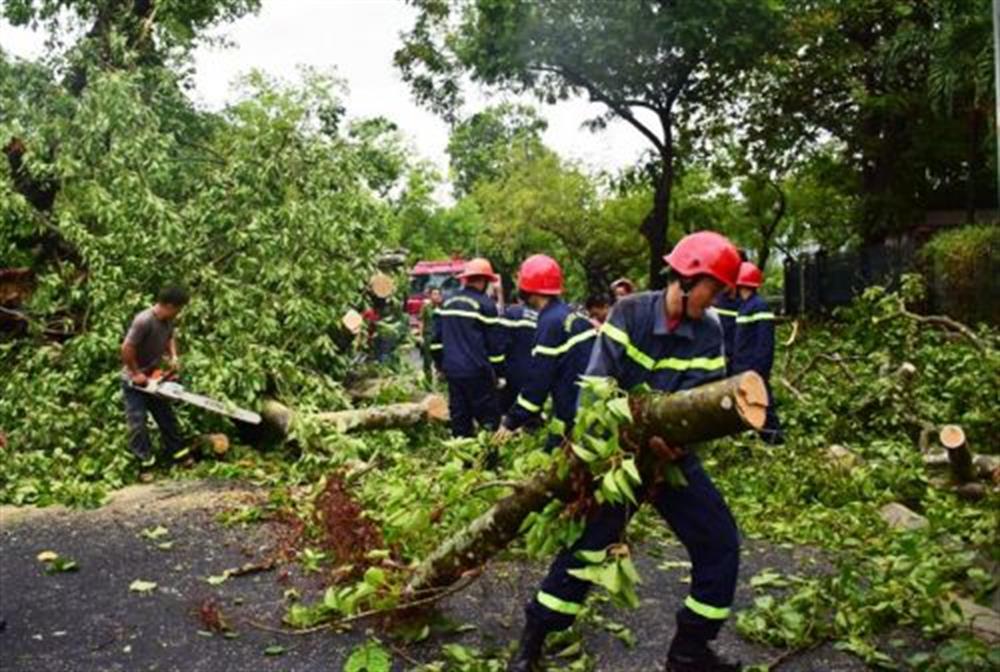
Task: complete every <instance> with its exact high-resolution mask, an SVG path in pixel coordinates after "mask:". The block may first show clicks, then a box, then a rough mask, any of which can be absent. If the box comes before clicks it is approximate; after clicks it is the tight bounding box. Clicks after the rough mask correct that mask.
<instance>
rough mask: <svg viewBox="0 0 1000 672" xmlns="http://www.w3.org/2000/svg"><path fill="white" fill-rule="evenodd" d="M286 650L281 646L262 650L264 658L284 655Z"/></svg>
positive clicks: (276, 645)
mask: <svg viewBox="0 0 1000 672" xmlns="http://www.w3.org/2000/svg"><path fill="white" fill-rule="evenodd" d="M286 650H287V649H285V647H283V646H282V645H281V644H272V645H271V646H269V647H267V648H266V649H264V655H265V656H280V655H282V654H284V653H285V651H286Z"/></svg>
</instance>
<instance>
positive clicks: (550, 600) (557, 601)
mask: <svg viewBox="0 0 1000 672" xmlns="http://www.w3.org/2000/svg"><path fill="white" fill-rule="evenodd" d="M535 599H536V600H537V601H538V604H540V605H542V606H543V607H545V608H546V609H550V610H552V611H555V612H557V613H560V614H566V615H567V616H576V615H577V614H579V613H580V612H581V611H583V605H582V604H577V603H576V602H567V601H566V600H563V599H561V598H558V597H556V596H555V595H550V594H549V593H546V592H545V591H542V590H540V591H538V594H537V595H535Z"/></svg>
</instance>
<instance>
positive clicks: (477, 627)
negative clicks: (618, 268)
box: [0, 481, 868, 672]
mask: <svg viewBox="0 0 1000 672" xmlns="http://www.w3.org/2000/svg"><path fill="white" fill-rule="evenodd" d="M257 496H259V493H255V492H254V491H253V490H252V489H251V488H249V487H241V486H239V485H238V484H233V483H214V482H204V481H202V482H198V481H191V482H173V483H165V484H154V485H149V486H133V487H131V488H126V489H125V490H124V491H121V492H120V493H119V494H118V495H117V496H116V497H115V498H114V499H113V501H112V502H111V503H110V504H109V505H107V506H105V507H103V508H101V509H98V510H95V511H67V510H64V509H59V508H53V509H44V510H33V509H12V508H2V509H0V615H2V616H3V617H4V618H5V619H6V621H7V627H6V630H5V631H3V632H2V633H0V669H2V670H4V672H7V671H11V672H13V671H15V670H18V671H19V670H24V671H25V672H27V671H31V672H90V671H93V672H98V671H100V672H112V671H122V672H125V671H129V672H131V671H137V670H157V671H162V672H172V671H175V670H176V671H181V670H184V671H191V672H238V671H241V670H260V671H263V672H268V671H272V670H273V671H283V672H285V671H302V672H305V671H313V670H316V671H320V670H323V671H335V672H339V671H340V670H341V669H342V668H343V665H344V662H345V661H346V659H347V658H348V656H349V655H350V652H351V651H352V650H353V649H354V647H355V646H357V645H358V644H359V643H361V642H364V641H365V640H366V639H367V637H368V634H367V633H366V632H365V626H359V627H357V628H355V629H353V630H351V631H348V632H343V633H337V634H333V633H330V632H324V633H319V634H314V635H309V636H296V635H288V634H279V633H274V632H269V631H266V630H263V629H260V627H259V625H260V624H263V625H265V626H270V627H275V628H277V627H279V626H280V619H281V616H282V615H283V613H284V609H285V591H286V590H289V589H291V588H295V589H297V590H299V592H301V593H302V594H303V595H304V596H306V597H308V596H311V595H316V594H318V592H319V591H321V590H322V586H321V585H320V584H319V582H318V580H317V578H316V575H304V574H302V572H301V571H300V570H299V569H298V568H297V567H296V568H292V569H291V571H285V570H283V569H281V568H279V569H276V570H271V571H264V572H259V573H255V574H251V575H247V576H240V577H234V578H230V579H228V580H226V581H225V582H223V583H221V584H219V585H210V584H209V583H208V582H207V580H206V579H207V578H208V577H210V576H218V575H221V574H222V573H223V572H224V571H225V570H226V569H229V568H235V567H240V566H243V565H245V564H246V563H253V562H257V561H260V560H261V559H262V558H265V557H267V556H268V555H269V552H270V550H271V549H272V548H273V547H274V544H275V539H276V536H277V535H279V534H280V533H281V531H282V530H281V526H280V525H278V524H272V523H262V524H252V525H249V526H246V527H226V526H223V525H221V524H220V523H219V522H218V521H217V514H218V513H219V512H220V511H221V510H223V509H225V508H228V507H233V506H236V505H239V504H240V503H244V502H247V501H250V500H252V499H253V498H254V497H257ZM158 526H159V527H163V528H166V530H167V533H166V534H161V536H159V537H158V538H157V539H155V540H154V539H148V538H146V537H144V536H143V535H142V534H141V533H142V531H143V530H153V529H155V528H156V527H158ZM159 544H168V545H169V548H167V549H162V548H160V547H159V546H158V545H159ZM42 551H54V552H56V553H58V554H60V555H61V556H63V557H65V558H69V559H71V560H73V561H75V562H76V563H77V564H78V567H79V569H78V570H77V571H74V572H68V573H56V574H52V575H48V574H46V573H45V572H44V571H43V570H44V564H43V563H42V562H40V561H39V560H38V559H37V556H38V554H39V553H40V552H42ZM654 556H657V557H654ZM684 559H685V557H684V553H683V549H681V548H680V547H678V546H672V545H668V544H664V543H662V542H656V543H654V544H651V545H650V546H648V547H647V548H646V550H645V551H642V552H640V553H639V554H638V555H637V563H638V567H639V571H640V573H641V574H642V576H643V578H644V584H643V586H642V590H641V596H642V605H641V606H640V608H639V609H637V610H632V611H621V610H617V609H614V608H613V607H611V606H610V605H604V604H602V605H601V606H600V607H599V610H600V612H601V613H602V614H603V615H604V616H605V617H606V618H607V619H610V620H612V621H614V622H617V623H620V624H621V625H624V626H626V627H627V628H629V629H631V631H632V632H633V633H634V634H635V635H636V638H637V644H636V646H635V647H633V648H628V647H626V646H625V645H624V644H623V643H622V642H621V641H620V640H619V639H617V638H616V637H614V636H613V635H612V634H610V633H609V632H608V631H607V629H606V628H604V627H601V626H598V625H587V626H586V628H585V635H584V646H585V649H586V650H587V651H588V652H589V653H590V655H591V656H592V657H593V659H594V661H595V669H597V670H614V671H621V672H633V671H634V672H640V671H641V672H650V671H651V670H657V669H661V666H662V663H663V657H664V654H665V652H666V648H667V645H668V643H669V639H670V636H671V633H672V628H673V612H674V610H675V609H676V608H677V606H678V605H679V604H680V602H681V601H682V600H683V598H684V596H685V595H686V592H687V584H686V583H685V577H686V575H687V569H686V568H684V567H683V566H677V565H678V563H677V562H674V563H670V562H669V561H682V560H684ZM822 567H823V566H822V562H819V561H817V560H816V558H815V554H814V553H811V552H810V551H808V550H804V549H799V550H795V549H788V548H778V547H774V546H769V545H767V544H763V543H759V542H757V543H754V542H750V543H748V544H747V548H746V551H745V553H744V557H743V568H742V572H741V575H742V577H743V579H742V585H741V586H740V590H739V593H738V597H737V607H742V606H745V605H747V604H748V603H749V602H750V601H751V600H752V595H751V592H750V589H749V587H748V585H747V582H748V581H749V579H750V577H752V576H754V575H755V574H756V573H758V572H759V571H761V570H762V569H764V568H773V569H775V570H777V571H779V572H797V573H800V574H802V573H808V572H812V571H822ZM544 569H545V567H544V566H543V565H539V564H535V563H515V562H506V563H495V564H493V565H492V566H491V567H490V568H489V570H488V571H487V572H486V573H485V574H484V575H483V576H482V577H481V578H480V579H479V580H477V581H476V582H475V583H474V584H472V585H471V586H470V587H469V588H467V589H466V590H465V591H463V592H461V593H458V594H456V595H455V596H453V597H451V598H449V600H447V601H446V602H444V603H442V613H443V615H444V616H446V617H448V618H449V619H451V620H452V621H454V622H456V623H459V624H466V625H471V626H474V627H472V628H466V629H464V631H463V632H461V633H460V634H453V635H448V636H442V637H434V636H432V637H431V638H430V639H429V640H427V641H425V642H423V643H421V644H419V645H413V646H410V647H408V648H406V647H404V646H403V645H396V648H397V655H396V656H395V660H394V668H393V669H396V670H404V669H410V668H412V667H414V661H428V660H433V659H435V658H437V659H440V655H439V651H440V646H441V645H442V644H444V643H447V642H461V643H463V644H465V645H468V646H476V647H479V648H481V649H483V650H503V649H505V647H509V646H510V645H511V642H512V641H513V640H515V639H516V638H517V636H518V633H519V629H520V627H521V624H522V623H523V616H522V613H521V608H522V605H523V603H524V601H525V600H526V599H527V598H528V596H530V595H531V594H532V593H533V591H534V590H535V588H536V585H537V581H538V580H539V578H540V577H541V575H542V574H543V572H544ZM137 579H138V580H142V581H147V582H155V583H156V584H157V585H156V588H155V589H154V590H153V591H152V592H150V593H149V594H140V593H137V592H134V591H131V590H130V585H131V584H132V583H133V581H135V580H137ZM206 600H211V601H213V602H214V603H215V604H216V605H218V606H219V607H220V608H221V610H222V613H223V615H224V617H225V618H226V620H227V621H228V623H229V624H230V626H231V627H232V628H233V630H234V633H235V636H233V637H232V638H225V637H222V636H220V635H211V636H209V635H207V634H206V633H205V632H204V631H203V629H204V625H203V623H202V621H201V620H200V618H199V616H198V612H199V607H200V606H201V605H203V604H204V603H205V602H206ZM251 621H253V622H255V623H257V624H258V625H257V626H255V625H251V624H250V622H251ZM272 646H281V647H283V649H282V651H281V652H280V653H275V652H274V651H272V655H268V654H267V653H266V650H267V649H268V648H269V647H272ZM718 648H719V649H720V650H721V651H722V652H724V653H726V654H728V655H730V656H733V657H738V658H740V659H742V660H743V662H744V664H749V663H758V664H759V663H764V662H767V661H770V660H773V659H775V658H776V657H777V656H778V655H779V654H780V653H781V652H780V651H775V650H770V649H767V648H764V647H760V646H757V645H754V644H751V643H748V642H745V641H743V640H742V639H740V638H739V637H738V636H737V635H736V634H735V633H734V632H733V630H732V629H731V628H729V627H727V628H726V629H725V630H724V631H723V634H722V636H721V637H720V640H719V642H718ZM780 669H781V670H786V671H788V672H796V671H803V672H804V671H813V670H816V671H819V670H823V671H826V672H848V671H854V670H865V669H868V668H867V667H866V666H865V665H864V664H863V663H861V662H860V661H859V660H857V659H855V658H853V657H851V656H849V655H847V654H845V653H842V652H839V651H837V650H835V649H833V648H832V646H824V647H821V648H818V649H816V650H813V651H810V652H808V653H806V654H803V655H800V656H797V657H792V658H791V659H789V660H787V661H786V662H785V663H783V664H782V665H781V668H780Z"/></svg>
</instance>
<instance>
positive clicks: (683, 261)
mask: <svg viewBox="0 0 1000 672" xmlns="http://www.w3.org/2000/svg"><path fill="white" fill-rule="evenodd" d="M663 261H665V262H667V264H668V265H669V266H670V268H672V269H673V270H674V271H675V272H677V273H679V274H680V275H683V276H687V277H691V276H695V275H710V276H712V277H713V278H715V279H716V280H718V281H719V282H722V283H724V284H725V285H727V286H729V287H732V286H734V285H735V284H736V278H737V276H738V275H739V270H740V263H741V262H740V253H739V250H737V249H736V246H735V245H733V244H732V243H731V242H729V239H728V238H726V237H725V236H723V235H720V234H718V233H715V232H714V231H698V232H696V233H691V234H688V235H686V236H684V237H683V238H681V239H680V240H679V241H678V242H677V244H676V245H674V249H673V250H671V252H670V254H668V255H667V256H665V257H663Z"/></svg>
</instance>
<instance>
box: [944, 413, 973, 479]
mask: <svg viewBox="0 0 1000 672" xmlns="http://www.w3.org/2000/svg"><path fill="white" fill-rule="evenodd" d="M938 440H939V441H940V442H941V445H942V446H944V448H945V450H947V451H948V463H949V464H950V465H951V478H952V480H953V481H955V482H956V483H959V484H961V483H968V482H969V481H972V480H975V478H976V472H975V469H974V468H973V466H972V453H971V452H969V447H968V446H967V445H966V443H965V432H964V431H962V428H961V427H959V426H958V425H945V426H944V427H942V428H941V431H940V432H939V434H938Z"/></svg>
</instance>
